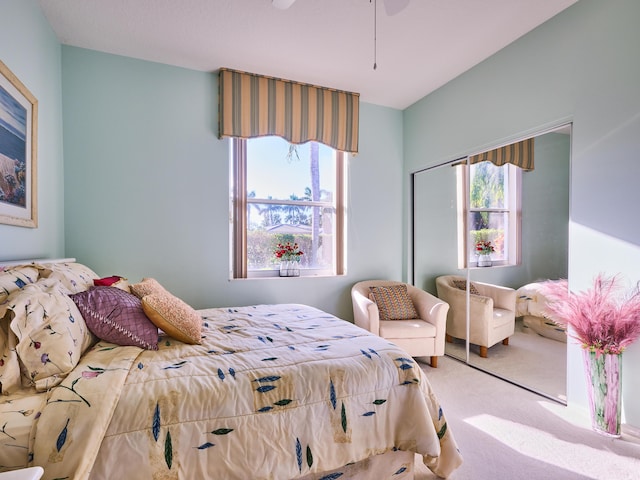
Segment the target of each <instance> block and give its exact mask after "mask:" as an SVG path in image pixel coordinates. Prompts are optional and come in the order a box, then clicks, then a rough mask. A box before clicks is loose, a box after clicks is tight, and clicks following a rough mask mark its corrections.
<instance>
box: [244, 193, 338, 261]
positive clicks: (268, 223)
mask: <svg viewBox="0 0 640 480" xmlns="http://www.w3.org/2000/svg"><path fill="white" fill-rule="evenodd" d="M247 219H248V225H249V228H248V229H247V266H248V269H249V270H265V269H266V270H269V269H274V268H277V266H278V265H279V263H280V261H279V260H278V259H277V258H276V256H275V255H274V251H275V250H276V246H277V245H278V243H281V244H286V243H287V242H290V243H297V244H298V246H299V248H300V250H301V251H302V252H303V255H302V256H301V257H300V267H301V268H319V269H325V268H328V269H332V268H333V264H334V235H335V233H334V230H335V229H334V225H335V209H334V208H333V207H312V206H302V205H287V204H260V203H250V204H248V205H247Z"/></svg>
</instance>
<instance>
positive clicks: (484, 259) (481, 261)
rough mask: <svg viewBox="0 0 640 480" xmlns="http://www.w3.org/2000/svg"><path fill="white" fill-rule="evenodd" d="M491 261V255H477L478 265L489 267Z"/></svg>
mask: <svg viewBox="0 0 640 480" xmlns="http://www.w3.org/2000/svg"><path fill="white" fill-rule="evenodd" d="M491 265H492V263H491V255H486V254H485V255H478V266H479V267H490V266H491Z"/></svg>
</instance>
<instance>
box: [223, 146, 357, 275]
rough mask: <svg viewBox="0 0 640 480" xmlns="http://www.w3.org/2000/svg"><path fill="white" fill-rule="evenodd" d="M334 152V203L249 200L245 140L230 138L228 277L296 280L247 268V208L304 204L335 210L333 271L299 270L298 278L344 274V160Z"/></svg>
mask: <svg viewBox="0 0 640 480" xmlns="http://www.w3.org/2000/svg"><path fill="white" fill-rule="evenodd" d="M335 152H336V157H335V158H336V166H335V168H336V172H335V173H336V175H335V178H336V185H335V194H334V197H335V198H334V202H332V203H330V202H323V201H316V202H314V201H304V202H301V201H300V202H299V201H295V200H285V199H282V200H281V199H278V200H274V199H265V198H248V196H247V193H248V192H247V141H246V139H241V138H232V139H231V155H230V157H231V179H230V187H231V188H230V192H231V196H230V204H231V205H230V227H231V228H230V245H231V255H230V258H231V262H230V272H229V278H231V279H243V278H296V277H280V276H279V271H278V270H277V269H265V270H249V269H248V267H247V228H248V225H247V213H246V212H247V205H249V204H252V203H255V204H273V205H303V206H305V207H313V206H320V207H330V208H334V209H335V233H334V245H333V248H334V251H335V258H334V264H333V266H332V268H329V269H328V268H323V269H321V268H301V269H300V276H301V277H309V276H338V275H344V274H346V262H345V258H346V255H345V252H346V235H345V225H346V207H345V199H346V157H347V154H346V153H345V152H341V151H338V150H335Z"/></svg>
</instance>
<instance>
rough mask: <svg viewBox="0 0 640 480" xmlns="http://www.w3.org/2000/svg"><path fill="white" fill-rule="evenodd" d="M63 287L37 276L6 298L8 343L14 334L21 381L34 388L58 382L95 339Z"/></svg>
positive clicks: (40, 389) (49, 386)
mask: <svg viewBox="0 0 640 480" xmlns="http://www.w3.org/2000/svg"><path fill="white" fill-rule="evenodd" d="M64 290H65V287H64V286H62V285H60V283H59V282H58V281H54V280H51V279H40V280H38V281H37V282H36V283H34V284H31V285H27V286H25V287H24V288H23V289H22V290H20V291H17V292H14V293H13V294H12V295H11V296H10V297H9V306H8V308H7V317H8V319H9V320H10V324H9V327H10V333H9V341H8V345H9V346H10V345H11V342H12V340H11V338H10V337H11V334H13V335H14V336H15V351H16V354H17V356H18V358H19V360H20V364H21V366H22V375H23V384H24V385H25V386H35V387H36V390H37V391H45V390H48V389H49V388H51V387H53V386H55V385H57V384H58V383H60V382H61V381H62V380H63V379H64V377H66V376H67V374H68V373H69V372H71V370H72V369H73V368H74V367H75V366H76V365H77V364H78V361H79V360H80V357H81V356H82V354H83V353H84V352H85V351H86V350H87V349H89V347H91V345H92V344H93V343H94V341H95V338H94V337H93V335H92V334H91V332H90V331H89V329H88V328H87V325H86V324H85V322H84V319H83V318H82V315H81V314H80V312H79V311H78V308H77V307H76V305H75V304H74V303H73V301H72V300H71V299H70V298H69V296H68V295H66V294H65V293H63V292H64ZM5 350H6V348H5Z"/></svg>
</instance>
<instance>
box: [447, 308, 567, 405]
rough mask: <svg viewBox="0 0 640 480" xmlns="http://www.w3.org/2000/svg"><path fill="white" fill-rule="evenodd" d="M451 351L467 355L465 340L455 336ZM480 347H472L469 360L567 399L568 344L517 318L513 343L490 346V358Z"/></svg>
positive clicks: (450, 344) (487, 369) (457, 355)
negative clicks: (484, 354)
mask: <svg viewBox="0 0 640 480" xmlns="http://www.w3.org/2000/svg"><path fill="white" fill-rule="evenodd" d="M445 349H446V352H447V355H451V356H453V357H455V358H459V359H464V358H465V343H464V340H459V339H454V343H447V344H446V346H445ZM479 350H480V349H479V347H478V346H476V345H471V346H470V347H469V363H470V364H472V365H474V366H477V367H478V368H481V369H483V370H486V371H488V372H491V373H494V374H496V375H498V376H500V377H502V378H505V379H508V380H510V381H513V382H515V383H518V384H521V385H523V386H525V387H527V388H530V389H532V390H534V391H537V392H542V393H544V394H546V395H549V396H551V397H554V398H558V399H559V400H560V401H563V402H566V399H567V394H566V391H567V344H566V343H562V342H558V341H556V340H551V339H549V338H546V337H542V336H540V335H538V334H536V333H535V332H532V331H531V330H529V329H523V328H522V321H521V319H518V320H517V321H516V329H515V333H514V334H513V335H512V336H511V337H509V345H502V343H498V344H496V345H494V346H493V347H491V348H490V349H489V353H488V356H487V358H482V357H480V355H479Z"/></svg>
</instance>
